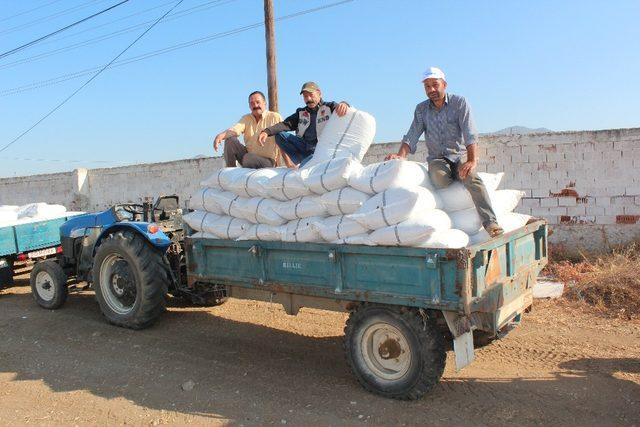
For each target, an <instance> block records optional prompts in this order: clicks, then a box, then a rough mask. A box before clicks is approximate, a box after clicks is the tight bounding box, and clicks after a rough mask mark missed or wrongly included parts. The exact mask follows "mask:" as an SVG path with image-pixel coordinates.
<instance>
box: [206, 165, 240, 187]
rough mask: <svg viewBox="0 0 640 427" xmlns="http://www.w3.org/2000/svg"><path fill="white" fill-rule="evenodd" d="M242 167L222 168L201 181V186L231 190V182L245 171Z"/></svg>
mask: <svg viewBox="0 0 640 427" xmlns="http://www.w3.org/2000/svg"><path fill="white" fill-rule="evenodd" d="M242 169H243V168H220V169H218V170H217V171H215V172H214V173H212V174H211V175H209V176H208V177H207V178H205V179H204V180H203V181H201V182H200V186H201V187H207V188H218V189H221V190H226V191H229V185H230V184H231V182H233V181H234V180H235V179H236V178H238V177H240V176H242V175H243V174H244V173H245V172H244V171H243V170H242Z"/></svg>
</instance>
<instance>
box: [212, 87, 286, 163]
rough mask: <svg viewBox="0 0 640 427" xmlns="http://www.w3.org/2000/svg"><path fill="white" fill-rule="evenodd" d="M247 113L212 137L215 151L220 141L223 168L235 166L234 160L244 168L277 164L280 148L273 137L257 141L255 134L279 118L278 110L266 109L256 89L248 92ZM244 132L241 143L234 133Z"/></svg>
mask: <svg viewBox="0 0 640 427" xmlns="http://www.w3.org/2000/svg"><path fill="white" fill-rule="evenodd" d="M249 109H250V110H251V114H245V115H244V116H242V117H241V118H240V120H239V121H238V123H236V124H235V125H233V126H232V127H230V128H229V129H227V130H225V131H222V132H220V133H219V134H218V135H216V137H215V139H214V140H213V149H214V150H216V151H217V150H218V147H220V143H221V142H222V141H223V140H224V141H225V143H224V160H225V162H226V165H227V167H234V166H236V161H237V162H238V163H240V166H242V167H245V168H252V169H260V168H270V167H274V166H277V163H278V159H279V158H280V149H279V148H278V146H277V145H276V142H275V140H274V138H273V137H271V138H268V139H267V140H266V141H265V142H264V144H261V143H259V142H258V135H260V132H262V131H263V130H264V129H265V128H268V127H269V126H273V125H275V124H276V123H280V122H281V121H282V117H281V116H280V114H279V113H276V112H273V111H268V110H267V101H266V99H265V97H264V94H263V93H262V92H260V91H255V92H252V93H251V94H250V95H249ZM241 134H242V135H244V145H243V144H242V143H241V142H240V140H238V136H240V135H241Z"/></svg>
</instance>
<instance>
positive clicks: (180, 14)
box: [0, 0, 237, 70]
mask: <svg viewBox="0 0 640 427" xmlns="http://www.w3.org/2000/svg"><path fill="white" fill-rule="evenodd" d="M174 1H175V0H174ZM234 1H237V0H226V1H223V0H211V1H208V2H205V3H202V4H200V5H198V6H194V7H192V8H190V9H185V10H184V11H181V12H177V13H174V14H171V15H169V16H168V17H167V19H165V20H164V21H163V22H162V23H163V24H164V23H167V22H169V21H172V20H174V19H179V18H183V17H185V16H187V15H191V14H193V13H197V12H203V11H205V10H208V9H211V8H214V7H218V6H223V5H225V4H229V3H232V2H234ZM169 3H172V2H169ZM212 3H215V4H212ZM207 5H208V6H209V7H206V8H205V6H207ZM195 9H200V10H195ZM150 22H153V20H150V21H145V22H142V23H140V24H136V25H132V26H129V27H126V28H123V29H121V30H118V31H114V32H112V33H108V34H104V35H102V36H98V37H94V38H92V39H88V40H85V41H81V42H77V43H73V44H71V45H67V46H64V47H61V48H58V49H54V50H51V51H48V52H43V53H39V54H37V55H34V56H30V57H27V58H23V59H19V60H17V61H13V62H8V63H6V64H2V65H0V70H2V69H6V68H12V67H15V66H17V65H22V64H26V63H30V62H34V61H37V60H39V59H43V58H47V57H49V56H53V55H56V54H59V53H64V52H68V51H70V50H73V49H77V48H80V47H84V46H89V45H92V44H95V43H99V42H101V41H104V40H108V39H112V38H114V37H117V36H120V35H122V34H126V33H130V32H132V31H135V30H137V29H138V28H141V27H144V26H145V25H146V24H149V23H150Z"/></svg>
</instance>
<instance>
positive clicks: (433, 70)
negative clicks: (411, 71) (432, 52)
mask: <svg viewBox="0 0 640 427" xmlns="http://www.w3.org/2000/svg"><path fill="white" fill-rule="evenodd" d="M427 79H442V80H444V81H445V82H446V81H447V79H445V77H444V71H442V70H441V69H440V68H438V67H429V68H427V70H426V71H425V72H424V73H422V80H421V81H425V80H427Z"/></svg>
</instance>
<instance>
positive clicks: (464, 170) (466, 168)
mask: <svg viewBox="0 0 640 427" xmlns="http://www.w3.org/2000/svg"><path fill="white" fill-rule="evenodd" d="M476 166H478V163H477V162H476V161H473V160H469V161H466V162H464V163H463V164H462V166H460V169H458V175H459V176H460V179H465V178H466V177H467V176H468V175H469V174H470V173H471V171H473V170H474V169H475V168H476Z"/></svg>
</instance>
